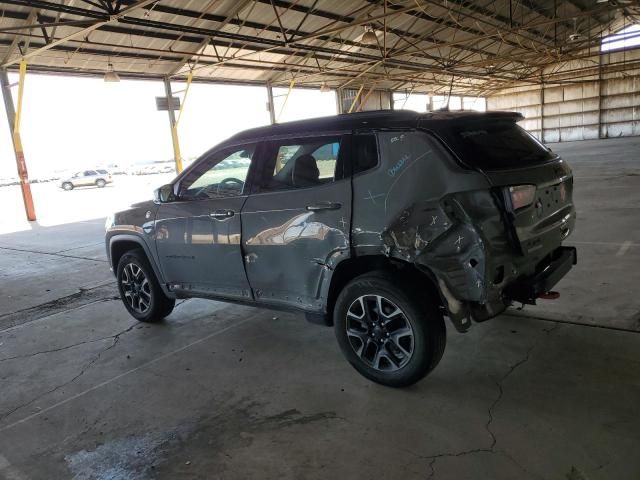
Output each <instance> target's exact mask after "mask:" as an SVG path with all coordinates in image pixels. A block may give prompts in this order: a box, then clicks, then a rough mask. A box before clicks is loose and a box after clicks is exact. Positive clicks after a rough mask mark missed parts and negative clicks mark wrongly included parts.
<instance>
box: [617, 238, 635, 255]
mask: <svg viewBox="0 0 640 480" xmlns="http://www.w3.org/2000/svg"><path fill="white" fill-rule="evenodd" d="M630 246H631V240H627V241H625V242H624V243H623V244H622V245H620V249H619V250H618V252H617V253H616V257H621V256H622V255H624V254H625V253H627V250H629V247H630Z"/></svg>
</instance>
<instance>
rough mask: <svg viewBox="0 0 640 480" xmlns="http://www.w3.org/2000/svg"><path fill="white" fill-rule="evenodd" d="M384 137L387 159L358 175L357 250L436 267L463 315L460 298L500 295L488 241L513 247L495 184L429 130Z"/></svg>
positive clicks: (355, 192) (471, 299)
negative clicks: (492, 278) (492, 282)
mask: <svg viewBox="0 0 640 480" xmlns="http://www.w3.org/2000/svg"><path fill="white" fill-rule="evenodd" d="M377 137H378V149H379V155H380V164H379V166H378V167H377V168H375V169H373V170H370V171H368V172H365V173H363V174H360V175H356V176H354V179H353V229H352V235H353V236H352V243H353V247H354V253H355V254H356V255H379V254H381V253H382V254H384V255H386V256H388V257H390V258H395V259H398V260H402V261H404V262H409V263H414V264H415V265H416V266H418V267H420V268H424V269H428V270H429V271H430V272H431V273H432V274H433V275H434V276H435V277H436V279H437V280H438V284H439V286H440V289H441V292H442V293H443V296H445V298H447V303H448V304H449V310H450V313H451V314H452V315H453V316H460V317H461V318H462V317H464V316H466V314H464V312H460V311H459V310H460V308H458V307H460V305H459V304H458V302H486V301H487V300H489V299H490V297H491V296H492V288H493V287H488V286H487V283H488V282H487V278H488V272H489V271H491V270H492V269H493V260H492V259H491V258H488V257H489V255H488V253H487V252H488V248H487V242H490V244H491V247H492V248H491V251H495V252H496V253H498V254H499V253H500V250H504V253H505V254H506V253H507V252H508V245H506V239H505V237H506V236H505V231H504V224H503V222H502V220H501V217H500V211H499V209H498V208H497V206H496V203H495V200H494V198H493V197H492V194H491V190H490V185H489V183H488V181H487V179H486V178H485V177H484V176H483V175H482V174H480V173H478V172H475V171H472V170H468V169H465V168H463V167H461V166H459V165H458V164H457V163H456V162H455V160H454V159H453V158H452V157H451V155H450V153H449V152H448V151H447V150H446V149H445V148H444V147H443V146H442V144H441V143H440V141H439V140H438V139H436V138H434V137H433V136H432V135H430V134H428V133H427V132H424V131H417V130H410V131H392V132H389V131H386V132H378V134H377ZM470 213H471V214H472V215H469V214H470ZM471 217H472V218H473V221H472V220H471ZM443 287H446V288H443ZM454 310H458V311H457V312H454ZM463 323H466V321H465V320H464V319H463ZM457 327H460V329H465V328H466V327H464V326H460V325H457Z"/></svg>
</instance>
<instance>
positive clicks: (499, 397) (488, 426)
mask: <svg viewBox="0 0 640 480" xmlns="http://www.w3.org/2000/svg"><path fill="white" fill-rule="evenodd" d="M559 327H560V323H557V322H556V323H555V324H554V326H553V327H551V328H548V329H546V328H543V329H542V331H543V332H544V333H545V334H546V335H549V334H550V333H552V332H553V331H555V330H557V329H558V328H559ZM540 338H541V336H539V337H538V338H537V339H536V341H535V342H533V344H532V345H531V347H529V348H528V349H527V351H526V352H525V355H524V357H523V358H522V359H520V360H518V361H517V362H516V363H514V364H513V365H511V366H510V367H509V369H508V370H507V372H506V373H505V374H504V375H503V376H502V377H500V379H499V380H498V381H497V382H495V384H496V386H497V387H498V395H497V397H496V398H495V399H494V401H493V402H492V403H491V405H489V408H488V409H487V416H488V418H487V422H486V423H485V425H484V428H485V430H486V431H487V432H488V433H489V435H490V436H491V445H490V446H488V447H482V448H474V449H470V450H463V451H461V452H455V453H449V452H447V453H440V454H437V455H426V456H424V455H423V456H420V457H421V458H424V459H429V460H430V462H429V469H430V472H429V475H428V477H427V479H428V480H431V479H433V478H435V475H436V468H435V466H436V462H437V461H438V459H439V458H452V457H463V456H466V455H472V454H475V453H489V454H492V455H493V454H496V453H499V452H497V451H496V445H497V443H498V438H497V437H496V434H495V433H494V432H493V430H491V424H492V423H493V420H494V411H495V409H496V407H497V406H498V404H499V403H500V401H501V400H502V397H503V396H504V388H503V387H502V384H503V383H504V382H505V381H506V380H507V378H509V376H511V375H512V374H513V372H515V371H516V370H517V369H518V368H519V367H520V366H522V365H524V364H525V363H527V362H528V361H529V358H530V357H531V352H533V350H534V349H535V348H536V346H538V343H539V342H540ZM509 458H510V459H511V460H512V461H513V462H514V463H516V464H517V465H518V466H519V467H520V468H523V467H522V466H521V465H520V464H519V463H517V462H516V461H515V460H514V459H513V458H511V457H509ZM523 469H524V468H523Z"/></svg>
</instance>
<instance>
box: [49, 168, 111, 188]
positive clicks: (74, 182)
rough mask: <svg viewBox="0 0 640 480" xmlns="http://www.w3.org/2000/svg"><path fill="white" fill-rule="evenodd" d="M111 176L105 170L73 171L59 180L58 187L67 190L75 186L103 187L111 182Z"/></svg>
mask: <svg viewBox="0 0 640 480" xmlns="http://www.w3.org/2000/svg"><path fill="white" fill-rule="evenodd" d="M112 182H113V178H112V177H111V174H110V173H109V172H107V171H106V170H102V169H96V170H84V171H82V172H77V173H74V174H73V175H72V176H71V177H69V178H64V179H62V180H61V181H60V188H62V189H63V190H66V191H69V190H73V189H74V188H77V187H98V188H104V187H105V186H106V185H107V184H108V183H112Z"/></svg>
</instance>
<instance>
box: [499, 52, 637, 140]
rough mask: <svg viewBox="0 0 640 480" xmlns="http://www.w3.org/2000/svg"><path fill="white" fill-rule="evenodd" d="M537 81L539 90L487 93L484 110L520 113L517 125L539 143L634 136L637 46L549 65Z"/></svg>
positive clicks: (524, 88)
mask: <svg viewBox="0 0 640 480" xmlns="http://www.w3.org/2000/svg"><path fill="white" fill-rule="evenodd" d="M576 70H579V72H577V71H576ZM578 76H580V78H577V77H578ZM542 79H543V80H544V88H543V87H542V86H541V85H539V84H538V85H531V86H527V87H519V88H512V89H509V90H504V91H502V92H500V93H499V94H497V95H493V96H490V97H489V98H488V99H487V106H488V109H489V110H512V111H517V112H520V113H522V114H523V115H524V116H525V120H524V121H523V122H521V125H522V126H523V127H524V128H526V129H527V130H529V131H530V132H531V133H533V134H534V135H535V136H536V137H538V138H540V139H542V140H543V141H545V142H561V141H572V140H586V139H594V138H611V137H620V136H632V135H640V49H633V50H623V51H617V52H609V53H605V54H602V55H598V54H594V55H592V56H589V57H586V58H583V59H580V60H574V61H571V62H565V63H563V64H558V65H554V66H552V67H549V68H547V69H545V72H544V73H543V76H542Z"/></svg>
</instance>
